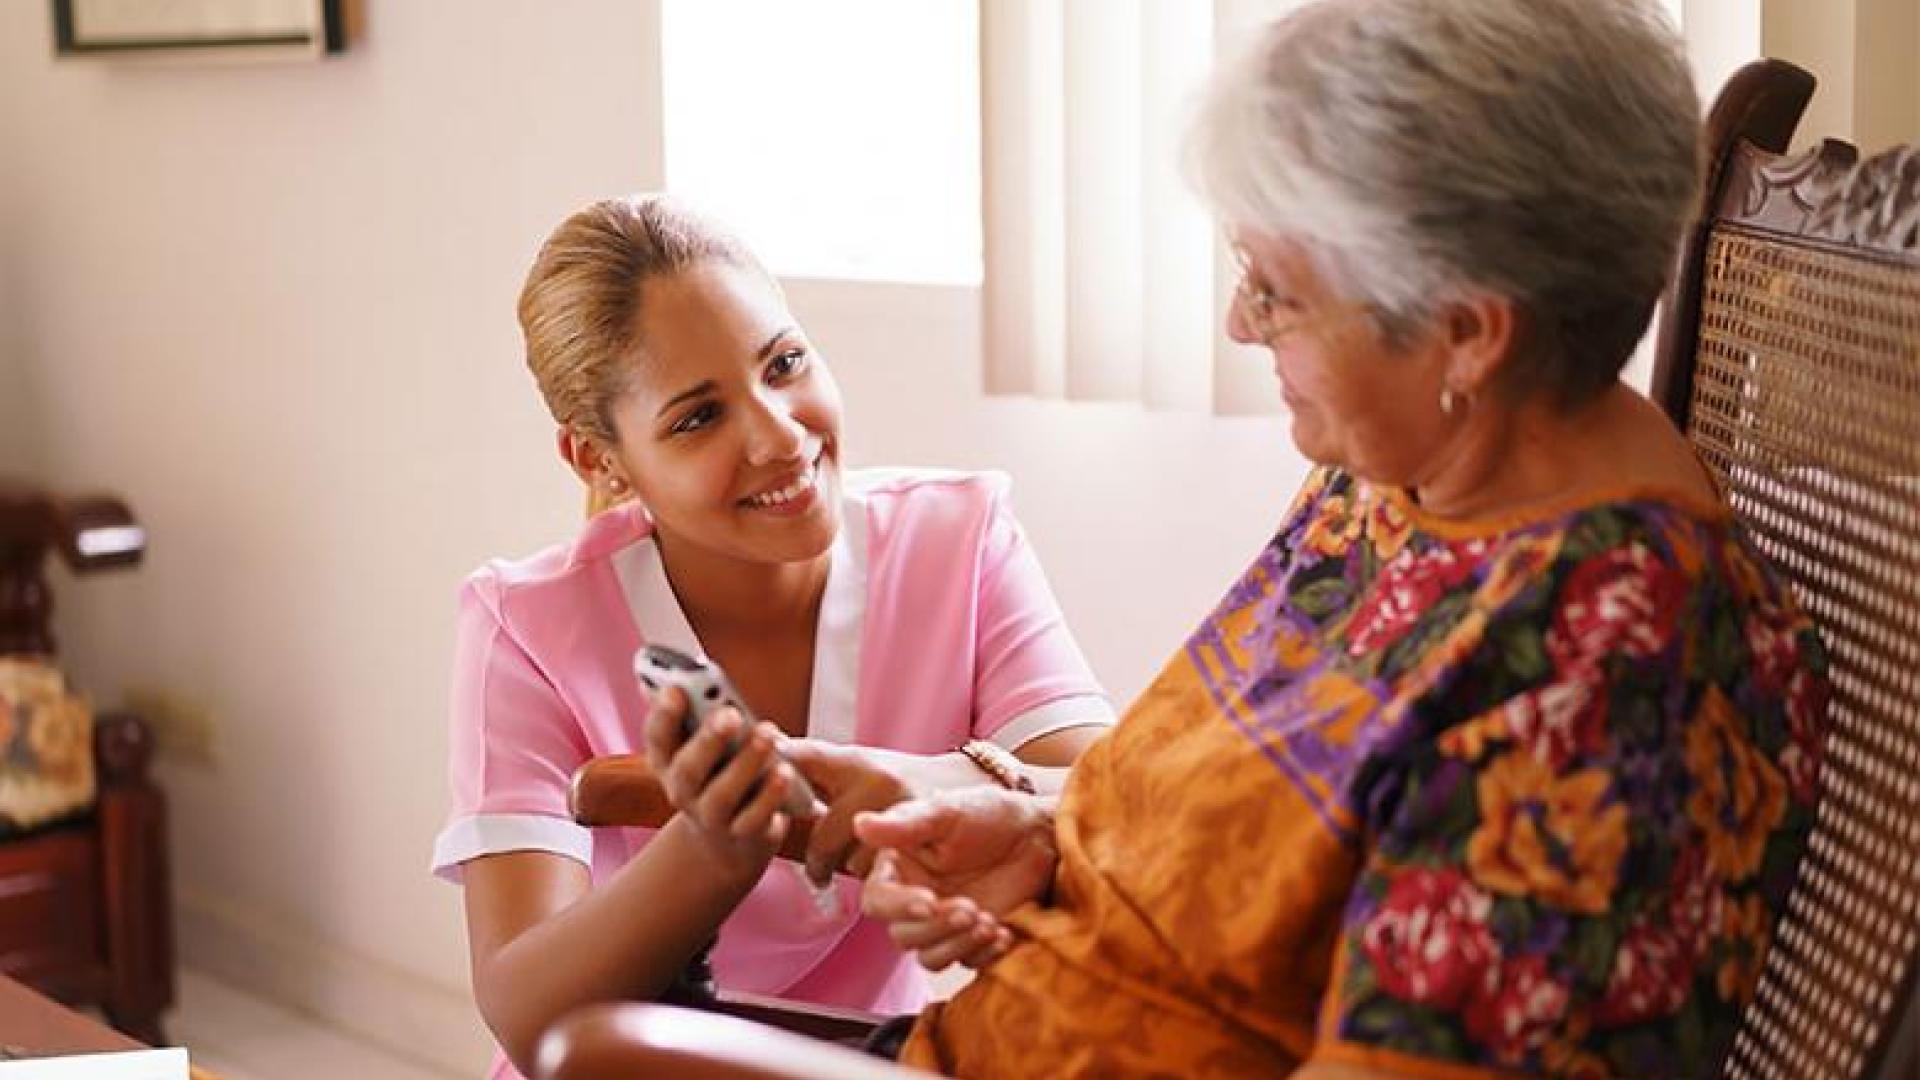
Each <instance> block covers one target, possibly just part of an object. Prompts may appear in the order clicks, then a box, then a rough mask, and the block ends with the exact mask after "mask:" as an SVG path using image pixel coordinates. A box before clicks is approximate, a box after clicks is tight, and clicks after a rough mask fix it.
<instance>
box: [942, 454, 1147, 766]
mask: <svg viewBox="0 0 1920 1080" xmlns="http://www.w3.org/2000/svg"><path fill="white" fill-rule="evenodd" d="M978 604H979V610H978V612H977V621H976V626H977V628H978V630H977V632H978V634H979V639H978V642H977V649H976V652H975V656H976V664H977V666H976V668H975V671H974V714H973V715H974V721H973V734H974V737H975V738H981V739H992V740H993V741H995V742H997V743H999V744H1001V745H1002V746H1006V747H1008V748H1009V749H1012V748H1014V747H1017V746H1018V745H1020V744H1021V743H1024V742H1027V741H1028V740H1030V739H1033V738H1036V737H1038V736H1040V735H1044V734H1047V733H1048V732H1050V731H1057V730H1060V729H1062V728H1067V727H1075V726H1079V725H1082V724H1089V723H1108V722H1111V720H1112V714H1113V709H1112V707H1111V706H1110V705H1108V704H1107V700H1106V695H1105V693H1104V691H1102V690H1101V688H1100V684H1099V682H1098V681H1096V680H1095V679H1094V677H1093V671H1092V669H1090V668H1089V667H1088V666H1087V659H1086V657H1085V656H1083V655H1081V652H1080V645H1079V643H1078V642H1076V641H1074V639H1073V634H1072V632H1071V631H1069V630H1068V629H1067V621H1066V618H1065V617H1064V616H1063V615H1061V613H1060V605H1059V603H1058V602H1056V601H1055V600H1054V598H1053V590H1052V589H1051V588H1050V587H1048V585H1047V576H1046V574H1045V573H1044V572H1043V571H1042V570H1041V569H1040V560H1039V559H1038V558H1037V557H1036V556H1035V555H1034V552H1033V548H1032V547H1031V546H1029V545H1028V543H1027V537H1026V533H1025V532H1024V531H1023V530H1022V529H1021V528H1020V523H1019V522H1018V521H1016V520H1014V516H1013V509H1012V507H1011V506H1009V505H1008V501H1007V496H1006V493H1005V491H1004V490H1002V491H999V492H996V493H995V495H994V500H993V507H992V510H991V512H990V516H989V518H988V521H987V528H986V535H985V536H984V538H983V539H982V543H981V556H980V591H979V599H978Z"/></svg>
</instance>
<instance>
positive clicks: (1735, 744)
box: [905, 469, 1828, 1077]
mask: <svg viewBox="0 0 1920 1080" xmlns="http://www.w3.org/2000/svg"><path fill="white" fill-rule="evenodd" d="M1824 667H1825V663H1824V654H1823V652H1822V650H1821V646H1820V642H1819V640H1818V638H1817V637H1816V635H1815V633H1814V631H1813V628H1812V625H1811V623H1810V622H1809V621H1808V620H1807V618H1806V617H1805V616H1804V615H1802V614H1801V613H1800V611H1799V610H1798V608H1797V607H1796V606H1795V604H1794V602H1793V599H1792V597H1791V594H1790V592H1789V591H1788V589H1787V588H1786V587H1785V585H1784V584H1783V583H1782V582H1781V581H1780V580H1779V579H1778V578H1776V577H1775V576H1774V575H1773V574H1771V573H1770V572H1769V571H1768V570H1767V569H1766V568H1765V566H1764V564H1763V562H1762V560H1761V559H1760V558H1759V557H1758V556H1757V554H1756V553H1755V551H1754V549H1753V547H1752V546H1751V544H1750V542H1749V541H1748V539H1747V538H1746V537H1745V536H1744V535H1743V533H1742V531H1741V530H1740V528H1739V526H1738V525H1737V523H1735V522H1734V520H1733V519H1732V517H1731V515H1730V514H1728V513H1727V511H1726V510H1725V509H1724V507H1717V506H1700V505H1696V504H1695V503H1693V502H1690V501H1687V500H1685V499H1681V498H1677V497H1673V496H1669V495H1665V494H1661V493H1658V492H1622V493H1620V494H1619V496H1618V497H1616V498H1612V499H1608V500H1605V501H1600V502H1592V501H1588V502H1586V503H1583V504H1569V505H1564V506H1559V507H1546V508H1542V509H1540V510H1538V511H1537V512H1534V513H1531V514H1528V515H1526V516H1524V517H1520V518H1512V519H1504V520H1498V521H1485V522H1474V523H1466V524H1461V523H1455V522H1443V521H1440V520H1437V519H1431V518H1429V517H1427V516H1426V515H1423V514H1422V513H1421V511H1420V510H1419V509H1418V508H1417V507H1416V506H1414V505H1413V504H1412V503H1411V501H1410V500H1408V499H1407V498H1406V497H1405V495H1404V494H1402V493H1400V492H1397V491H1391V490H1386V489H1380V488H1374V487H1371V486H1368V485H1365V484H1361V483H1358V482H1356V481H1355V480H1354V479H1352V478H1351V477H1350V476H1347V475H1345V474H1344V473H1341V472H1338V471H1335V470H1325V469H1323V470H1320V471H1317V472H1315V473H1314V474H1313V475H1312V476H1310V477H1309V480H1308V482H1307V485H1306V487H1305V489H1304V490H1303V491H1302V492H1301V494H1300V496H1299V497H1298V499H1297V500H1296V502H1295V505H1294V509H1293V511H1292V512H1291V513H1290V514H1289V516H1288V519H1287V522H1286V524H1285V525H1284V526H1283V527H1282V529H1281V531H1280V533H1279V534H1278V535H1277V536H1276V537H1275V538H1274V540H1273V542H1272V543H1271V544H1270V545H1269V546H1268V547H1267V549H1266V550H1265V551H1263V552H1262V553H1261V555H1260V557H1259V558H1258V559H1257V560H1256V561H1255V562H1254V564H1253V566H1252V567H1251V568H1250V569H1249V570H1248V571H1247V572H1246V574H1245V575H1243V576H1242V578H1241V579H1240V580H1239V581H1238V582H1237V583H1236V584H1235V585H1234V586H1233V587H1232V588H1231V589H1230V590H1229V592H1228V594H1227V596H1226V598H1225V599H1224V600H1223V601H1222V603H1221V604H1220V606H1219V607H1218V608H1217V609H1216V610H1215V612H1214V613H1213V614H1212V615H1211V616H1210V617H1209V618H1208V619H1207V620H1206V621H1205V622H1204V623H1202V625H1201V626H1200V628H1199V629H1198V630H1197V631H1195V633H1194V634H1193V636H1192V637H1190V638H1189V639H1188V641H1187V643H1186V645H1185V646H1184V647H1183V649H1182V650H1181V652H1180V653H1179V654H1177V655H1176V656H1175V657H1174V658H1173V659H1172V660H1171V661H1170V662H1169V663H1168V665H1167V667H1166V669H1165V670H1164V671H1163V672H1162V674H1161V675H1160V676H1159V677H1158V678H1157V679H1156V680H1155V682H1154V683H1153V684H1152V685H1151V686H1150V687H1149V688H1148V689H1147V691H1146V692H1145V693H1144V694H1143V695H1142V696H1141V698H1140V699H1139V700H1138V701H1137V702H1135V704H1134V705H1133V706H1132V707H1131V708H1130V709H1129V710H1128V712H1127V715H1126V716H1125V717H1124V718H1123V720H1122V722H1121V724H1120V726H1119V727H1118V729H1117V730H1116V731H1115V732H1114V733H1113V734H1112V735H1111V736H1109V737H1108V738H1107V739H1106V740H1104V741H1103V742H1102V743H1100V744H1099V745H1097V746H1096V747H1094V748H1093V749H1092V750H1091V751H1089V752H1088V754H1087V755H1086V756H1085V757H1083V758H1082V760H1081V762H1080V764H1079V765H1078V766H1077V767H1076V769H1075V771H1074V774H1073V778H1072V780H1071V782H1070V784H1069V786H1068V789H1067V791H1066V794H1065V797H1064V799H1063V802H1062V806H1061V809H1060V813H1059V819H1058V827H1057V830H1056V832H1057V840H1058V842H1059V846H1060V852H1061V866H1060V873H1059V878H1058V881H1057V883H1056V889H1055V901H1054V904H1053V906H1051V907H1049V908H1044V909H1043V908H1039V907H1029V908H1026V909H1023V910H1022V911H1021V912H1019V913H1016V915H1015V916H1014V917H1013V920H1012V921H1013V923H1014V925H1015V927H1016V929H1017V931H1018V932H1019V935H1020V936H1019V940H1018V943H1017V944H1016V946H1015V948H1014V949H1013V950H1012V951H1011V952H1010V953H1009V954H1008V955H1007V956H1005V957H1004V958H1002V959H1001V960H1000V961H998V962H996V963H995V964H994V965H992V966H990V967H989V968H987V969H986V971H984V972H983V973H982V974H981V976H980V977H979V978H978V979H976V980H975V982H974V983H973V984H972V985H971V986H969V987H968V988H967V989H966V990H965V991H963V992H962V993H961V994H960V995H958V996H957V997H956V998H955V999H954V1000H953V1001H952V1002H950V1003H948V1004H947V1005H945V1006H941V1007H936V1008H935V1009H932V1010H930V1011H929V1012H928V1013H927V1014H925V1015H924V1016H923V1019H922V1022H921V1024H920V1025H919V1026H918V1028H917V1029H916V1031H915V1034H914V1037H913V1039H912V1040H911V1041H910V1042H909V1044H908V1046H907V1049H906V1054H905V1059H906V1060H908V1061H910V1062H913V1063H916V1064H920V1065H923V1066H930V1067H935V1068H940V1069H942V1070H944V1071H948V1072H951V1073H954V1074H957V1075H992V1076H1012V1075H1049V1076H1095V1075H1144V1074H1172V1075H1248V1074H1272V1073H1284V1072H1286V1071H1288V1070H1290V1069H1292V1068H1294V1067H1296V1066H1297V1065H1299V1064H1300V1063H1301V1062H1303V1061H1308V1060H1331V1061H1346V1062H1352V1063H1356V1064H1362V1065H1372V1066H1375V1067H1379V1068H1383V1069H1390V1070H1397V1071H1400V1072H1404V1073H1411V1074H1413V1075H1423V1076H1435V1077H1441V1076H1447V1077H1457V1076H1479V1075H1491V1074H1499V1073H1509V1072H1529V1073H1544V1074H1551V1075H1567V1076H1610V1075H1612V1076H1632V1077H1650V1076H1689V1077H1691V1076H1706V1075H1711V1074H1713V1073H1714V1072H1715V1070H1716V1067H1717V1064H1718V1062H1719V1060H1720V1059H1721V1057H1722V1056H1723V1055H1724V1054H1725V1052H1726V1050H1727V1048H1728V1046H1729V1045H1730V1042H1731V1039H1732V1035H1733V1032H1734V1030H1735V1027H1736V1025H1737V1022H1738V1018H1739V1012H1740V1010H1741V1008H1742V1007H1743V1006H1744V1005H1745V1004H1746V1003H1747V1001H1748V1000H1749V999H1750V997H1751V995H1752V994H1753V990H1754V986H1755V983H1756V981H1757V979H1758V977H1759V971H1760V965H1761V961H1762V960H1763V958H1764V957H1765V954H1766V951H1767V947H1768V944H1769V941H1770V936H1771V927H1772V924H1773V920H1774V917H1775V914H1776V913H1777V912H1779V911H1780V910H1782V908H1783V906H1784V902H1785V897H1786V894H1787V892H1788V890H1789V889H1790V888H1791V886H1792V882H1793V877H1794V873H1795V869H1796V867H1797V864H1798V862H1799V859H1800V855H1801V852H1802V849H1803V848H1804V846H1805V841H1806V836H1807V833H1808V831H1809V829H1810V828H1811V825H1812V820H1813V810H1814V806H1815V800H1816V795H1817V790H1818V777H1819V766H1820V754H1821V745H1822V733H1823V730H1824V723H1825V712H1826V702H1827V695H1828V688H1827V683H1826V681H1825V678H1824Z"/></svg>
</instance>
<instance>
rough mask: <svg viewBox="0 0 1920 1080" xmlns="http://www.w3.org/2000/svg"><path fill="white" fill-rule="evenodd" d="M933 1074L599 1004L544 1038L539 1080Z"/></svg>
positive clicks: (651, 1010) (745, 1030)
mask: <svg viewBox="0 0 1920 1080" xmlns="http://www.w3.org/2000/svg"><path fill="white" fill-rule="evenodd" d="M927 1075H929V1074H927V1073H923V1072H919V1071H918V1070H914V1069H908V1068H905V1067H903V1066H899V1065H894V1064H891V1063H889V1062H886V1061H882V1060H881V1059H879V1058H876V1057H872V1056H870V1055H868V1054H864V1053H861V1052H860V1051H858V1050H852V1049H848V1048H847V1047H844V1046H836V1045H834V1044H833V1043H830V1042H821V1041H819V1040H817V1039H810V1038H807V1037H806V1036H803V1035H795V1034H792V1033H790V1032H785V1031H780V1030H777V1029H775V1028H771V1027H767V1026H765V1025H762V1024H755V1023H751V1022H749V1021H746V1020H741V1019H739V1018H737V1017H733V1016H723V1015H720V1014H719V1013H711V1012H699V1011H696V1010H692V1009H680V1008H675V1007H674V1006H671V1005H632V1004H629V1005H595V1006H592V1007H590V1008H586V1009H581V1010H579V1011H577V1012H574V1013H570V1014H569V1015H567V1016H566V1017H564V1018H563V1019H561V1021H560V1022H559V1023H558V1024H555V1025H554V1026H553V1027H552V1028H550V1029H549V1030H548V1031H547V1033H546V1034H545V1035H543V1036H542V1037H541V1039H540V1046H539V1049H538V1050H537V1051H536V1053H535V1062H534V1076H535V1077H536V1078H537V1080H615V1078H619V1080H628V1078H631V1077H635V1076H674V1077H686V1078H688V1080H910V1078H912V1077H924V1076H927Z"/></svg>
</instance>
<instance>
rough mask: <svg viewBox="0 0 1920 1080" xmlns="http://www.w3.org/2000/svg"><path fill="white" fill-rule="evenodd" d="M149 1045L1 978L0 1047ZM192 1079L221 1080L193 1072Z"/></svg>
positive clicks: (97, 1049)
mask: <svg viewBox="0 0 1920 1080" xmlns="http://www.w3.org/2000/svg"><path fill="white" fill-rule="evenodd" d="M147 1045H148V1044H146V1043H142V1042H139V1041H137V1040H134V1039H131V1038H128V1037H127V1036H126V1035H124V1034H122V1033H121V1032H118V1031H115V1030H113V1029H112V1028H110V1027H107V1026H106V1025H105V1024H102V1023H99V1022H98V1021H95V1020H93V1019H90V1018H88V1017H86V1016H82V1015H81V1014H79V1013H77V1012H74V1011H73V1010H72V1009H69V1008H67V1007H66V1006H65V1005H62V1004H60V1003H59V1002H57V1001H54V1000H53V999H52V998H49V997H47V996H45V995H43V994H41V993H40V992H38V991H36V990H34V989H33V988H32V987H29V986H27V985H25V984H23V983H19V982H16V981H14V980H13V979H9V978H7V977H6V976H4V975H0V1046H5V1047H8V1048H9V1049H10V1050H11V1051H25V1052H26V1053H29V1054H46V1055H54V1054H99V1053H108V1052H111V1051H115V1050H140V1049H143V1048H145V1047H146V1046H147ZM193 1080H219V1078H218V1077H216V1076H215V1075H214V1074H212V1073H210V1072H207V1071H206V1070H204V1069H200V1068H194V1069H193Z"/></svg>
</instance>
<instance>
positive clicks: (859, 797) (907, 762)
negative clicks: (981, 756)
mask: <svg viewBox="0 0 1920 1080" xmlns="http://www.w3.org/2000/svg"><path fill="white" fill-rule="evenodd" d="M782 752H783V753H784V754H786V757H787V760H788V761H789V762H790V763H792V765H793V767H794V768H796V769H798V770H800V775H802V776H804V777H806V778H807V782H808V783H809V784H812V785H813V790H814V793H815V794H817V795H819V796H820V799H821V801H822V802H824V803H826V806H827V808H826V812H825V813H823V814H822V815H821V816H820V817H819V819H818V820H816V821H815V822H814V823H813V832H812V833H811V834H810V835H809V836H808V838H807V876H808V877H810V878H812V879H813V880H814V881H816V882H820V883H822V884H825V883H826V882H827V881H829V880H831V879H832V877H833V874H834V872H835V871H836V870H839V871H845V872H846V873H849V874H852V875H854V876H855V877H865V876H866V874H867V871H868V870H869V869H870V868H871V867H872V865H873V855H874V853H873V849H871V848H868V847H864V846H862V845H861V843H860V840H859V838H858V837H856V836H855V835H854V834H853V819H854V817H855V816H856V815H858V814H860V813H862V812H865V811H868V810H885V809H886V808H887V807H889V806H892V805H894V804H895V803H899V802H903V801H905V800H907V799H911V798H915V797H917V796H919V795H922V794H926V793H928V792H930V791H935V790H939V789H940V788H941V787H944V786H951V785H953V784H955V783H957V782H958V781H957V780H956V779H954V778H953V777H954V776H965V775H967V774H966V772H965V769H966V768H971V766H969V765H967V764H966V763H965V761H964V760H962V761H961V762H960V765H961V766H963V768H958V769H956V766H955V764H954V762H953V761H951V760H944V759H942V758H938V757H927V756H924V755H919V754H902V753H896V752H893V751H889V750H878V749H875V748H873V747H866V746H842V745H839V744H837V743H829V742H822V741H820V740H818V739H790V740H788V741H787V742H786V743H785V744H784V745H783V746H782ZM949 774H952V775H951V776H950V775H949ZM976 778H977V777H976Z"/></svg>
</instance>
